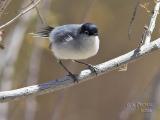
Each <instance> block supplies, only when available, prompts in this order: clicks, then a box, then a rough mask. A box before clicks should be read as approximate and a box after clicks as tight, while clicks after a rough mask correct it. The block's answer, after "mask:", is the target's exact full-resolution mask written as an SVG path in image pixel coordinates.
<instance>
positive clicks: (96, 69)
mask: <svg viewBox="0 0 160 120" xmlns="http://www.w3.org/2000/svg"><path fill="white" fill-rule="evenodd" d="M88 68H89V69H90V70H91V71H92V72H94V73H95V74H96V76H97V75H98V72H97V71H98V68H96V67H95V66H93V65H91V64H88Z"/></svg>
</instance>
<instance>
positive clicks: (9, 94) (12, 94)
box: [0, 38, 160, 102]
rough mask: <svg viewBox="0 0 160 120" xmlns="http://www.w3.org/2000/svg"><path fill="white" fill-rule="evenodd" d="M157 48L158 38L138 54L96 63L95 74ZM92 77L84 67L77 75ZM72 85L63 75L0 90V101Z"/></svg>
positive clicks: (48, 91) (92, 73)
mask: <svg viewBox="0 0 160 120" xmlns="http://www.w3.org/2000/svg"><path fill="white" fill-rule="evenodd" d="M158 49H160V38H159V39H157V40H155V41H153V42H151V43H149V44H148V45H143V46H141V47H140V51H139V53H138V54H137V53H136V52H135V51H136V50H132V51H131V52H128V53H126V54H124V55H121V56H119V57H117V58H114V59H112V60H109V61H107V62H104V63H101V64H99V65H96V66H95V67H96V68H97V75H98V76H99V75H102V74H104V73H107V72H109V71H112V70H114V69H116V68H118V67H120V66H121V65H123V64H126V63H129V62H131V61H133V60H137V59H138V58H140V57H141V56H144V55H147V54H148V53H152V52H153V51H155V50H158ZM94 77H96V75H95V73H94V72H92V71H91V70H90V69H85V70H83V71H81V72H80V73H79V74H78V75H77V79H78V80H79V84H80V83H81V82H84V81H87V80H88V79H91V78H94ZM73 85H78V84H77V83H74V80H73V79H72V77H70V76H65V77H63V78H60V79H57V80H51V81H49V82H47V83H44V84H39V85H33V86H28V87H24V88H20V89H16V90H10V91H3V92H0V102H7V101H12V100H14V99H19V98H21V97H25V96H37V95H42V94H46V93H50V92H53V91H56V90H60V89H64V88H67V87H70V86H73Z"/></svg>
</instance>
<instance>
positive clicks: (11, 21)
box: [0, 0, 41, 29]
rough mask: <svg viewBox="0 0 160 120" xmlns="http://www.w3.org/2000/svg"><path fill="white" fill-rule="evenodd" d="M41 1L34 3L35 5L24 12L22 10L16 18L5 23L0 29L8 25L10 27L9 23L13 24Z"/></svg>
mask: <svg viewBox="0 0 160 120" xmlns="http://www.w3.org/2000/svg"><path fill="white" fill-rule="evenodd" d="M40 1H41V0H38V1H36V2H35V3H33V4H31V5H30V6H29V7H27V8H26V9H25V10H23V11H22V12H20V13H19V14H18V15H17V16H15V17H14V18H13V19H12V20H10V21H8V22H7V23H5V24H3V25H1V26H0V29H2V28H4V27H7V26H8V25H10V24H11V23H13V22H15V21H16V20H17V19H18V18H20V17H21V16H22V15H24V14H26V13H27V12H29V11H30V10H32V9H33V8H35V7H36V6H37V5H38V4H39V3H40Z"/></svg>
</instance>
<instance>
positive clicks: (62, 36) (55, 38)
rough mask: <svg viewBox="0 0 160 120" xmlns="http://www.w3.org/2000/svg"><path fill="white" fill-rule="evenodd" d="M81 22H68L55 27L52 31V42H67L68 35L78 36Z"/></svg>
mask: <svg viewBox="0 0 160 120" xmlns="http://www.w3.org/2000/svg"><path fill="white" fill-rule="evenodd" d="M80 27H81V24H68V25H63V26H59V27H55V29H54V30H53V31H52V32H51V33H50V35H49V36H50V41H51V42H53V43H54V42H56V43H58V42H65V40H67V38H68V37H72V38H74V39H75V38H76V37H77V33H78V32H79V29H80Z"/></svg>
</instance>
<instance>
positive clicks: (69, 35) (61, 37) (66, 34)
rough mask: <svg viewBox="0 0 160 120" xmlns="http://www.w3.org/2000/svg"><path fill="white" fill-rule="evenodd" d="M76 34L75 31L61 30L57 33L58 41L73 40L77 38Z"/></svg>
mask: <svg viewBox="0 0 160 120" xmlns="http://www.w3.org/2000/svg"><path fill="white" fill-rule="evenodd" d="M75 38H76V35H75V33H74V32H71V31H67V30H66V31H61V32H59V33H56V39H57V41H56V42H64V43H65V42H70V41H72V40H75Z"/></svg>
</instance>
